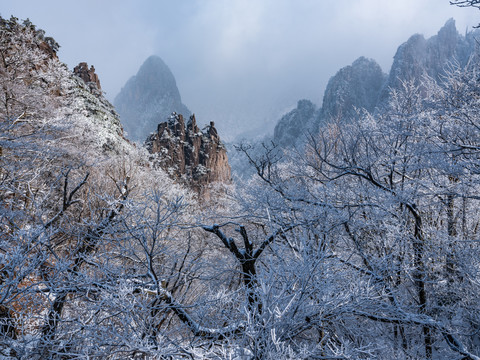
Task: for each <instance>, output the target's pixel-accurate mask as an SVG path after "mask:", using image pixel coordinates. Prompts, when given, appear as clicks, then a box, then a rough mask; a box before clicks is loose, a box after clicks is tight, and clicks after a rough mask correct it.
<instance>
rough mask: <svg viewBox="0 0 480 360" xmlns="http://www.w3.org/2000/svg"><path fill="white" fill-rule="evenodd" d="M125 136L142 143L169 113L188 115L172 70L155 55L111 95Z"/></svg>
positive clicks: (188, 112)
mask: <svg viewBox="0 0 480 360" xmlns="http://www.w3.org/2000/svg"><path fill="white" fill-rule="evenodd" d="M114 104H115V107H116V109H117V111H118V113H119V114H120V118H121V119H122V123H123V125H124V128H125V130H126V131H127V136H128V137H129V138H130V139H132V140H135V141H140V142H143V141H145V139H146V138H147V136H148V135H149V134H150V133H151V132H152V131H155V128H156V126H157V124H158V123H160V122H162V121H164V120H165V119H167V118H168V117H169V115H170V114H171V113H172V112H177V113H180V114H183V115H185V116H189V115H190V111H189V110H188V108H187V107H186V106H185V105H184V104H183V103H182V99H181V97H180V92H179V90H178V88H177V83H176V81H175V77H174V76H173V73H172V72H171V70H170V69H169V67H168V66H167V64H165V62H164V61H163V60H162V59H161V58H160V57H159V56H156V55H152V56H150V57H148V58H147V59H146V60H145V61H144V63H143V64H142V66H141V67H140V69H139V70H138V72H137V74H136V75H135V76H132V77H131V78H130V79H129V80H128V81H127V83H126V84H125V86H124V87H123V88H122V90H121V91H120V93H119V94H118V95H117V96H116V97H115V100H114Z"/></svg>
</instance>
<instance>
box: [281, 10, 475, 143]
mask: <svg viewBox="0 0 480 360" xmlns="http://www.w3.org/2000/svg"><path fill="white" fill-rule="evenodd" d="M478 34H479V33H478V31H473V32H469V33H467V34H466V35H465V36H463V35H460V34H459V33H458V31H457V29H456V27H455V21H454V20H453V19H450V20H448V21H447V22H446V24H445V25H444V26H443V27H442V28H441V29H440V30H439V32H438V34H437V35H435V36H432V37H431V38H429V39H425V37H424V36H423V35H421V34H415V35H412V36H411V37H410V38H409V39H408V40H407V41H406V42H405V43H403V44H401V45H400V46H399V47H398V49H397V52H396V54H395V57H394V61H393V64H392V67H391V69H390V72H389V73H388V74H384V73H383V72H382V69H381V68H380V66H379V65H378V64H377V63H376V62H375V60H372V59H367V58H365V57H360V58H358V59H357V60H355V61H354V62H353V63H352V65H349V66H346V67H343V68H342V69H340V70H339V71H338V72H337V73H336V74H335V75H334V76H333V77H332V78H331V79H330V81H329V82H328V85H327V88H326V90H325V93H324V95H323V103H322V107H321V108H318V109H316V110H315V111H314V110H313V106H314V105H313V103H311V102H310V101H308V100H302V101H299V102H298V105H297V107H296V108H295V109H293V110H292V111H291V112H289V113H288V114H286V115H284V116H283V117H282V118H281V119H280V120H279V122H278V123H277V125H276V127H275V131H274V134H273V140H274V142H276V143H277V144H279V145H281V146H292V145H294V144H295V143H296V142H297V141H298V140H299V139H301V138H302V136H300V135H302V134H306V133H308V132H309V131H314V130H315V129H316V127H317V126H318V125H319V124H320V123H323V122H326V121H332V120H336V119H337V120H338V119H341V121H347V119H349V118H351V117H352V116H354V115H355V113H356V110H358V109H365V110H367V111H369V112H374V111H378V110H379V108H381V107H382V105H383V104H384V103H385V102H386V101H387V100H388V97H389V93H390V91H391V90H392V89H399V88H400V87H401V86H402V82H405V81H414V82H416V83H419V82H420V81H421V80H423V78H424V77H426V76H428V77H431V78H433V79H434V80H436V81H440V82H441V81H442V75H443V74H444V73H445V70H446V69H447V68H449V67H452V66H465V64H466V63H467V62H468V61H469V59H470V58H471V57H472V56H474V55H475V54H476V51H477V50H478V43H477V41H476V38H477V37H478Z"/></svg>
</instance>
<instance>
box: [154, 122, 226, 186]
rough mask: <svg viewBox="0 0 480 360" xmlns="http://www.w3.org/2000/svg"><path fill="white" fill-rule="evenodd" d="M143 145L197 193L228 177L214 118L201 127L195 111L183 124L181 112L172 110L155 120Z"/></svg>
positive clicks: (222, 146)
mask: <svg viewBox="0 0 480 360" xmlns="http://www.w3.org/2000/svg"><path fill="white" fill-rule="evenodd" d="M146 146H147V149H148V150H149V152H150V153H151V154H152V155H153V161H154V163H155V164H157V165H159V166H160V167H161V168H163V169H164V170H165V171H166V172H167V173H168V174H169V175H170V176H171V177H173V178H174V179H176V180H180V181H181V182H183V183H185V184H187V185H189V186H190V187H191V188H193V189H194V190H196V191H197V192H199V193H201V192H202V191H203V189H204V188H205V186H206V185H208V184H210V183H213V182H223V183H228V182H229V181H230V177H231V174H230V165H229V164H228V157H227V150H226V148H225V146H224V145H223V143H222V142H221V140H220V137H219V136H218V133H217V130H216V129H215V124H214V123H213V121H212V122H210V125H209V126H207V127H206V128H205V129H204V130H203V131H202V130H201V129H200V128H199V127H198V125H197V122H196V120H195V115H192V116H190V118H189V120H188V122H187V124H185V120H184V118H183V116H182V115H181V114H177V113H172V115H171V116H170V118H169V119H168V121H166V122H162V123H160V124H158V127H157V131H156V132H155V133H153V134H151V135H150V136H149V137H148V138H147V141H146Z"/></svg>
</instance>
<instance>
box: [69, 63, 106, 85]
mask: <svg viewBox="0 0 480 360" xmlns="http://www.w3.org/2000/svg"><path fill="white" fill-rule="evenodd" d="M73 73H74V74H75V75H77V76H78V77H79V78H80V79H82V80H83V81H85V84H87V85H88V86H89V87H90V89H91V90H95V89H96V90H98V91H100V90H102V87H101V86H100V79H99V78H98V75H97V74H96V73H95V67H94V66H93V65H92V66H90V69H89V68H88V64H87V63H86V62H81V63H80V64H78V65H77V66H75V68H74V69H73Z"/></svg>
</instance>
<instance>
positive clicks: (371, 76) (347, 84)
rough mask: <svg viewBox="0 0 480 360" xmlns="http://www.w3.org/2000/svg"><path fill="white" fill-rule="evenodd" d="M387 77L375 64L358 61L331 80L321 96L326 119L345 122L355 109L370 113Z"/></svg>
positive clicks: (363, 59)
mask: <svg viewBox="0 0 480 360" xmlns="http://www.w3.org/2000/svg"><path fill="white" fill-rule="evenodd" d="M385 79H386V75H385V74H384V73H383V72H382V69H381V68H380V65H378V64H377V63H376V62H375V60H371V59H367V58H365V57H363V56H362V57H360V58H358V59H357V60H355V61H354V62H353V63H352V65H349V66H346V67H344V68H342V69H340V70H339V71H338V72H337V73H336V74H335V76H333V77H332V78H331V79H330V80H329V82H328V84H327V88H326V89H325V94H324V96H323V106H322V115H323V117H324V118H325V119H338V118H348V117H352V116H354V114H355V111H356V109H362V108H363V109H366V110H368V111H373V110H374V109H375V105H376V104H377V101H378V97H379V95H380V91H381V90H382V87H383V84H384V82H385Z"/></svg>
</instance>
